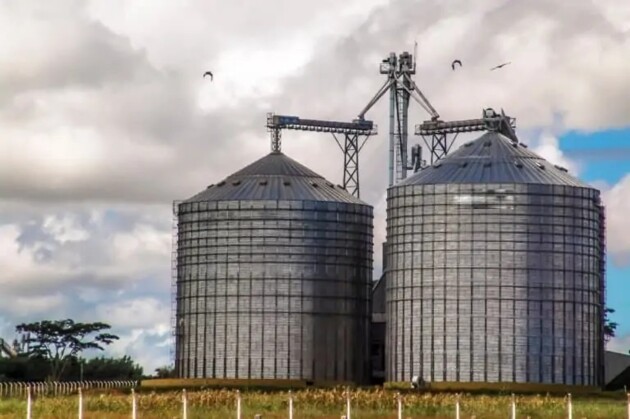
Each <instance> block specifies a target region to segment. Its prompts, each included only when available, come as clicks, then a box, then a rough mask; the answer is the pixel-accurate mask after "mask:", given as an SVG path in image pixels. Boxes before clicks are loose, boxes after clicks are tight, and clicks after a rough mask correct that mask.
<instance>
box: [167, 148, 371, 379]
mask: <svg viewBox="0 0 630 419" xmlns="http://www.w3.org/2000/svg"><path fill="white" fill-rule="evenodd" d="M177 235H178V236H177V239H178V241H177V303H176V305H177V308H176V350H175V352H176V354H175V358H176V368H177V372H178V375H179V376H180V377H184V378H215V379H299V380H313V381H315V380H317V381H338V382H364V381H365V380H366V378H367V376H368V374H369V340H368V339H369V321H370V289H371V285H372V207H370V206H368V205H367V204H365V203H363V202H361V201H360V200H359V199H357V198H355V197H353V196H352V195H350V194H349V193H348V192H346V191H345V190H344V189H342V188H341V187H339V186H335V185H333V184H332V183H330V182H328V181H326V180H325V179H324V178H323V177H321V176H320V175H318V174H316V173H314V172H313V171H311V170H310V169H308V168H306V167H304V166H303V165H301V164H299V163H297V162H296V161H294V160H292V159H290V158H289V157H287V156H285V155H284V154H282V153H280V152H274V153H271V154H269V155H267V156H265V157H263V158H262V159H260V160H258V161H256V162H254V163H252V164H251V165H249V166H247V167H245V168H244V169H242V170H240V171H238V172H236V173H234V174H233V175H231V176H229V177H227V178H226V179H225V180H224V181H221V182H219V183H217V184H216V185H210V186H209V187H208V188H207V189H206V190H205V191H203V192H201V193H199V194H197V195H195V196H194V197H192V198H190V199H188V200H186V201H184V202H182V203H181V204H179V206H178V232H177Z"/></svg>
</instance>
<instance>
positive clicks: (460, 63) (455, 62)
mask: <svg viewBox="0 0 630 419" xmlns="http://www.w3.org/2000/svg"><path fill="white" fill-rule="evenodd" d="M455 64H459V66H460V67H461V66H462V62H461V61H459V60H455V61H453V62H452V63H451V68H452V69H453V70H455Z"/></svg>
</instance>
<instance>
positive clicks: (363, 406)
mask: <svg viewBox="0 0 630 419" xmlns="http://www.w3.org/2000/svg"><path fill="white" fill-rule="evenodd" d="M235 395H236V393H235V391H232V390H199V391H189V393H188V395H187V397H188V413H189V414H188V417H189V418H191V419H196V418H205V419H219V418H221V419H224V418H234V417H236V414H235V412H236V403H235ZM241 396H242V411H243V418H244V419H245V418H252V417H254V414H256V413H260V414H262V415H263V418H264V419H280V418H283V419H284V418H286V417H287V416H288V415H287V405H288V401H287V400H288V394H287V392H285V391H266V392H263V391H242V392H241ZM456 397H457V396H456V395H455V394H453V393H446V392H441V393H426V392H425V393H419V392H403V404H404V413H403V417H404V418H413V419H427V418H436V419H437V418H440V419H443V418H444V419H445V418H454V416H455V401H456ZM293 398H294V408H295V410H294V411H295V416H294V417H295V418H296V419H297V418H300V419H301V418H309V419H310V418H313V419H314V418H320V419H323V418H326V419H333V418H337V419H339V418H340V416H341V415H342V414H344V408H345V398H344V394H343V389H305V390H296V391H294V392H293ZM137 399H138V418H140V419H152V418H155V419H167V418H169V419H170V418H180V417H181V412H182V405H181V400H182V393H181V392H176V391H168V392H139V393H137ZM510 400H511V396H510V395H508V394H492V395H487V394H486V395H483V394H464V395H462V396H461V412H462V419H464V418H465V419H470V418H471V417H473V416H475V417H476V418H477V419H482V418H483V419H504V418H506V417H509V411H510V410H509V409H510ZM626 406H627V404H626V396H625V395H623V394H620V393H603V394H602V395H601V396H597V397H595V396H592V395H588V396H575V397H574V409H573V412H574V416H573V417H574V418H575V419H583V418H586V419H615V418H619V419H626V418H627V417H628V416H627V411H626V408H627V407H626ZM77 411H78V398H77V396H76V395H75V396H59V397H39V398H36V399H35V400H34V401H33V417H34V418H36V419H39V418H50V419H61V418H64V419H65V418H76V417H77ZM83 411H84V413H85V415H84V417H85V418H86V419H91V418H99V419H122V418H129V417H130V413H131V397H130V395H129V394H123V393H121V392H118V393H113V392H112V393H102V392H93V391H92V392H90V391H87V392H85V393H84V408H83ZM25 412H26V402H25V401H24V400H23V399H2V400H0V418H2V419H5V418H6V419H8V418H18V417H24V416H25ZM352 413H353V416H352V417H353V418H355V419H363V418H365V419H377V418H378V419H385V418H387V419H390V418H391V419H393V418H396V392H395V391H392V390H384V389H380V388H372V389H356V390H353V392H352ZM528 416H529V417H530V418H531V419H538V418H539V419H564V418H566V400H565V399H564V398H563V397H562V396H551V395H519V396H517V417H518V418H523V419H525V418H526V417H528Z"/></svg>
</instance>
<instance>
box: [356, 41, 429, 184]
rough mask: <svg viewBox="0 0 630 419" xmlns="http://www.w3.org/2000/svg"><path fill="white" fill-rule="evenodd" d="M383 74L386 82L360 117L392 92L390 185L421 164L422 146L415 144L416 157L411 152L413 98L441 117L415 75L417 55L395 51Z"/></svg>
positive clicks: (381, 71)
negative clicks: (410, 136)
mask: <svg viewBox="0 0 630 419" xmlns="http://www.w3.org/2000/svg"><path fill="white" fill-rule="evenodd" d="M379 70H380V73H381V74H384V75H386V76H387V80H386V81H385V84H383V86H382V87H381V88H380V89H379V90H378V91H377V92H376V94H375V95H374V97H373V98H372V100H371V101H370V102H369V103H368V104H367V106H366V107H365V108H364V109H363V110H362V111H361V113H359V116H358V118H359V120H361V119H363V118H364V116H365V114H366V113H367V112H368V111H369V110H370V109H371V108H372V107H373V106H374V105H375V104H376V102H378V101H379V100H380V99H381V98H382V97H383V96H384V95H385V93H387V92H389V164H388V180H389V186H392V185H393V184H395V183H397V182H400V181H401V180H403V179H405V178H406V177H407V171H408V170H413V171H417V170H419V168H420V167H421V157H422V155H421V149H420V147H419V146H414V147H413V149H412V159H411V162H409V155H408V148H409V145H408V142H409V141H408V126H409V99H414V100H415V101H416V102H417V103H418V104H420V106H421V107H422V108H423V109H424V110H425V111H426V112H428V113H429V115H430V116H431V120H433V121H436V120H438V118H439V117H440V115H439V114H438V113H437V111H436V110H435V108H433V106H432V105H431V103H430V102H429V101H428V100H427V98H426V97H425V96H424V94H423V93H422V92H421V91H420V89H419V88H418V86H417V85H416V84H415V82H414V81H413V80H412V78H411V76H412V75H414V74H415V73H416V64H415V61H414V56H413V55H412V54H410V53H408V52H403V53H402V54H400V55H399V56H396V54H395V53H393V52H391V53H390V54H389V57H387V58H386V59H384V60H383V61H382V62H381V65H380V69H379Z"/></svg>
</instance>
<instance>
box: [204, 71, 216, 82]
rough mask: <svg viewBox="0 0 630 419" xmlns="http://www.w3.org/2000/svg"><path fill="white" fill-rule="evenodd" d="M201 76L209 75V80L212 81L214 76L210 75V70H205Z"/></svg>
mask: <svg viewBox="0 0 630 419" xmlns="http://www.w3.org/2000/svg"><path fill="white" fill-rule="evenodd" d="M203 76H204V77H206V76H210V81H212V80H213V79H214V76H213V75H212V72H211V71H206V72H205V73H203Z"/></svg>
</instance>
